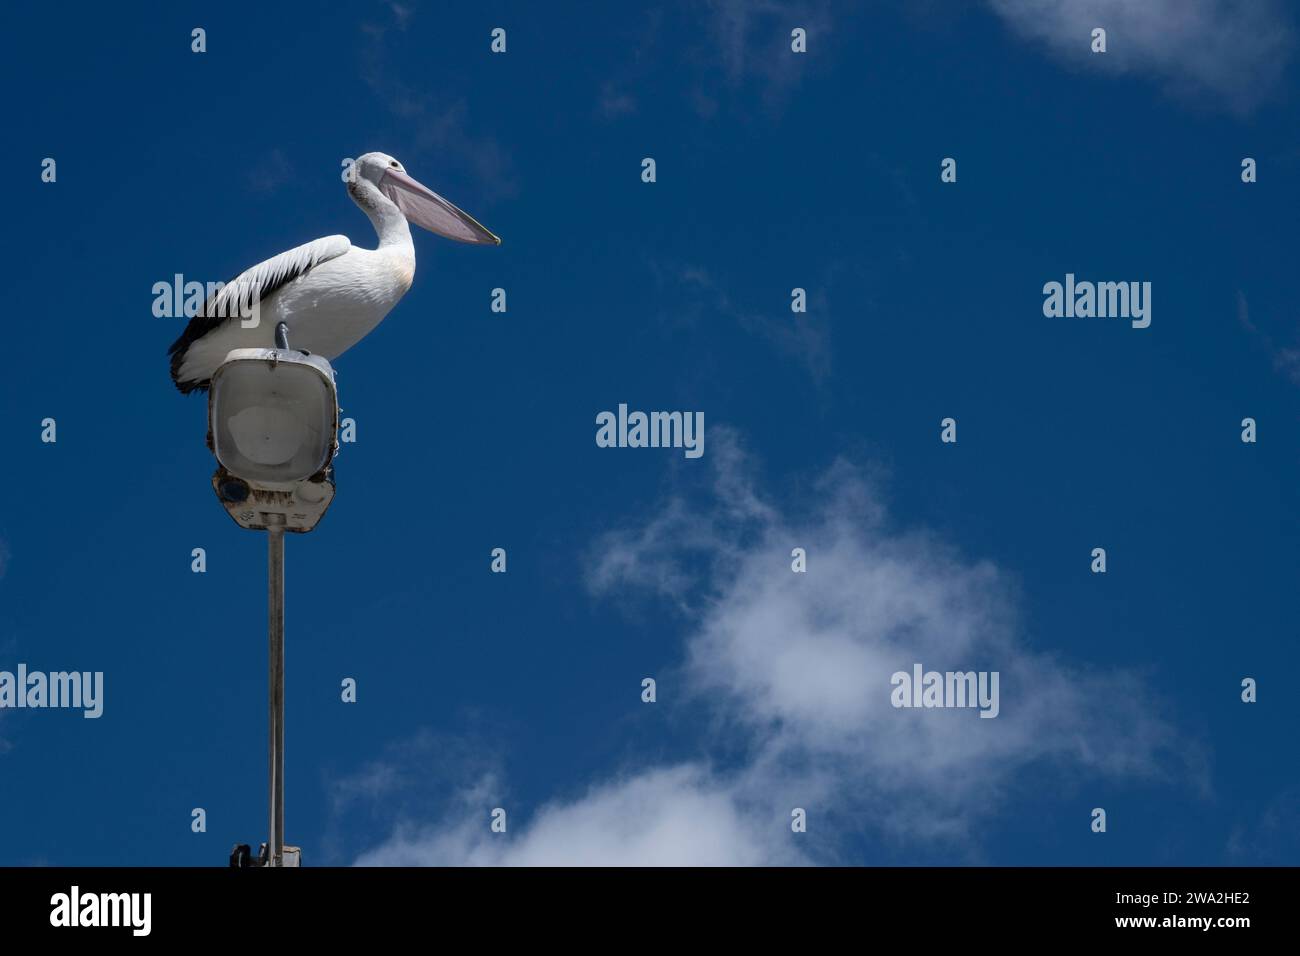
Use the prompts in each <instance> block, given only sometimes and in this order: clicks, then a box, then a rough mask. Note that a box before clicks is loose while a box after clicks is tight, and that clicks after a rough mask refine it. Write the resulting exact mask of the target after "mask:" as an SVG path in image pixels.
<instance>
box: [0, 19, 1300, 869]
mask: <svg viewBox="0 0 1300 956" xmlns="http://www.w3.org/2000/svg"><path fill="white" fill-rule="evenodd" d="M445 7H446V5H441V4H439V5H433V4H428V5H421V4H416V3H411V4H401V5H398V4H391V3H390V4H383V3H376V4H349V5H324V6H321V5H312V6H310V7H301V8H298V9H295V8H294V7H293V6H292V5H266V4H260V5H249V4H220V5H217V4H212V5H207V4H167V5H161V4H160V5H158V6H157V7H156V8H155V9H154V10H153V11H152V12H149V13H137V14H136V15H135V16H134V18H133V19H132V20H130V21H127V20H125V19H124V18H123V17H122V16H121V15H120V13H119V12H113V11H104V10H86V11H80V12H78V14H77V20H76V23H75V24H74V25H72V26H66V25H65V26H58V25H56V24H55V23H53V22H52V21H51V19H50V16H49V14H48V12H46V11H43V10H38V9H37V8H35V7H23V8H17V9H15V10H13V11H11V24H10V29H9V30H8V31H6V43H7V44H8V46H9V48H8V49H6V51H5V52H6V57H5V59H6V62H7V63H8V64H10V68H11V70H12V75H11V76H10V78H9V88H10V89H11V90H13V91H15V92H16V94H17V95H15V96H14V97H13V98H12V102H11V104H10V115H9V117H8V125H9V127H10V130H11V135H10V137H9V142H10V143H11V148H10V149H8V150H6V151H5V154H4V157H3V163H4V165H5V172H6V174H7V177H8V181H9V182H10V183H11V184H13V186H14V189H13V190H12V191H11V193H10V197H11V199H10V202H11V203H13V204H15V205H16V207H17V208H16V210H14V214H13V215H12V216H11V226H10V235H11V237H12V238H11V243H12V245H11V246H10V250H11V251H10V259H11V261H12V262H15V263H16V266H17V267H16V269H15V270H14V271H13V273H12V274H11V276H10V283H9V288H10V294H11V298H14V299H16V301H15V302H14V303H13V306H12V307H11V309H10V311H9V315H8V317H7V319H8V321H7V323H6V328H7V330H8V341H7V342H6V345H5V348H4V349H3V350H2V351H0V408H3V412H4V414H3V416H0V447H3V449H4V465H5V467H4V468H3V472H2V473H3V476H4V477H3V479H0V481H2V482H3V489H4V491H5V495H4V500H5V501H6V502H7V505H6V506H5V507H4V508H3V509H0V670H12V669H14V668H15V667H16V665H17V664H18V663H19V662H22V663H26V664H27V666H28V667H29V668H30V669H32V670H41V671H55V670H81V671H103V672H104V675H105V676H104V682H105V692H104V694H105V700H104V713H103V716H102V717H101V718H99V719H97V720H86V719H83V718H82V716H81V714H80V713H79V712H76V711H66V710H65V711H60V710H42V711H32V710H23V711H17V710H3V711H0V821H3V823H0V836H2V837H3V839H0V863H3V864H9V865H15V864H96V865H110V864H177V865H211V864H220V863H221V862H222V861H224V859H225V856H226V854H227V853H228V851H229V849H230V846H231V845H232V844H233V843H236V842H251V843H256V842H257V841H258V840H261V839H264V837H265V833H264V831H265V825H266V821H265V806H264V802H265V798H264V790H265V773H266V766H265V763H266V760H265V721H266V703H265V699H266V678H265V664H266V661H265V658H266V649H265V641H266V635H265V588H264V581H265V543H264V541H263V540H262V539H261V538H260V537H259V536H256V535H253V534H250V533H248V532H245V531H241V530H240V529H239V528H237V527H236V526H235V525H234V524H233V523H232V522H231V521H230V519H229V518H228V517H227V516H226V515H225V514H224V513H223V511H222V509H221V508H220V506H219V505H218V504H217V502H216V501H215V500H214V499H213V496H212V492H211V489H210V487H209V485H208V479H209V476H210V475H211V472H212V468H213V462H212V460H211V456H210V455H209V453H208V451H207V450H206V448H205V446H204V430H205V423H204V416H205V405H204V401H203V399H202V398H199V397H196V396H190V397H189V398H186V397H182V396H181V395H179V394H177V393H176V392H175V390H174V389H173V387H172V385H171V382H170V381H169V378H168V374H167V361H166V356H165V351H166V348H167V345H168V344H169V343H170V342H171V341H172V340H173V339H174V338H175V337H176V335H177V334H179V331H180V328H181V325H182V320H177V319H164V318H156V317H154V316H153V315H152V312H151V306H152V301H153V294H152V292H151V289H152V286H153V284H154V283H155V282H158V281H168V280H170V278H171V277H172V276H173V274H175V273H178V272H179V273H183V274H184V275H185V276H186V277H187V278H196V279H199V280H201V281H208V280H214V281H215V280H222V279H226V278H228V277H229V276H231V275H233V274H235V273H236V272H238V271H240V270H242V269H243V268H245V267H247V266H250V265H252V264H254V263H256V262H258V261H260V260H261V259H264V258H266V257H268V256H270V255H272V254H274V253H277V252H279V251H282V250H284V249H287V248H289V247H291V246H294V245H297V244H299V243H302V242H305V241H308V240H310V239H313V238H315V237H318V236H324V235H328V234H331V233H339V232H342V233H345V234H347V235H349V236H350V237H351V238H352V240H353V242H355V243H358V244H360V245H373V238H374V237H373V234H372V230H371V229H370V226H369V224H368V223H367V221H366V220H365V218H364V217H363V216H362V215H361V214H360V213H359V212H358V211H357V210H356V209H355V207H354V206H353V205H352V203H351V202H350V201H349V200H348V197H347V195H346V193H345V191H344V188H343V184H342V183H341V182H340V179H339V173H340V169H341V166H340V164H341V162H342V160H343V159H345V158H347V157H355V156H358V155H360V154H361V153H363V152H366V151H370V150H382V151H385V152H388V153H391V154H392V155H394V156H396V157H398V158H399V159H401V160H402V161H403V163H404V164H405V165H406V167H407V169H408V170H409V171H410V172H411V173H412V174H413V175H414V176H416V177H417V178H419V179H420V180H421V181H423V182H425V183H427V184H428V185H430V186H431V187H432V188H434V189H436V190H438V191H439V192H440V193H442V194H443V195H445V196H447V197H448V198H449V199H451V200H452V201H453V202H455V203H457V204H459V205H461V206H462V207H463V208H465V209H466V210H467V211H468V212H470V213H471V214H472V215H474V216H475V217H477V218H478V219H480V220H481V221H482V222H483V223H484V224H485V225H486V226H488V228H490V229H492V230H493V231H494V232H496V233H497V234H498V235H500V236H501V237H502V239H503V245H502V246H501V247H500V248H497V249H488V248H477V247H463V246H459V245H456V244H453V243H449V242H446V241H443V240H440V239H438V238H437V237H434V236H432V235H429V234H427V233H420V234H419V235H417V236H416V238H415V242H416V253H417V261H418V267H417V273H416V279H415V285H414V288H413V289H412V290H411V292H410V293H409V294H408V295H407V296H406V298H405V299H404V300H403V301H402V302H401V303H400V305H399V306H398V307H397V308H396V309H395V310H394V311H393V313H392V314H391V315H390V316H389V317H388V319H387V320H386V321H385V322H384V323H383V324H382V325H381V326H380V327H379V328H378V329H377V330H376V331H375V332H374V333H373V334H372V335H370V336H369V337H368V338H367V339H365V340H364V341H363V342H362V343H360V344H359V345H358V346H356V347H355V348H354V349H352V350H351V351H349V352H348V353H346V354H345V355H343V356H342V357H340V358H339V359H338V360H337V361H336V362H335V363H334V364H335V367H336V369H337V372H338V381H339V388H340V398H341V402H342V405H343V407H344V414H345V415H348V416H351V417H353V418H354V419H355V420H356V422H357V442H356V443H355V444H351V445H347V446H344V448H343V450H342V453H341V454H340V456H339V459H338V462H337V474H338V486H339V491H338V497H337V499H336V501H335V503H334V505H333V507H332V509H331V511H330V513H329V514H328V516H327V517H326V519H325V520H324V521H323V523H322V524H321V526H320V527H319V528H318V529H317V530H316V531H315V532H313V533H312V534H311V535H310V536H307V537H302V538H293V539H292V540H290V541H289V542H288V549H287V550H288V625H287V634H288V636H287V646H288V650H287V657H288V663H287V667H288V687H287V694H288V707H287V747H288V759H287V778H288V782H287V838H288V841H289V842H290V843H294V844H298V845H301V846H303V847H304V850H305V856H306V860H307V862H308V863H317V864H326V863H329V864H346V863H351V862H357V861H360V862H363V863H477V862H483V863H555V862H629V863H639V862H683V863H808V862H811V863H851V864H909V863H991V864H1010V865H1015V864H1059V863H1070V864H1103V863H1113V864H1154V865H1160V864H1232V863H1287V864H1295V863H1297V862H1300V845H1298V844H1297V841H1296V836H1295V833H1296V831H1295V827H1294V825H1293V821H1294V818H1295V813H1296V811H1297V810H1300V777H1298V776H1297V771H1296V769H1295V762H1294V761H1293V760H1290V759H1287V757H1286V755H1287V754H1289V753H1291V751H1292V748H1293V747H1294V740H1295V734H1296V730H1297V724H1296V716H1295V711H1294V708H1293V707H1290V706H1288V702H1289V700H1290V698H1291V696H1292V694H1293V691H1294V687H1293V684H1292V681H1293V680H1294V676H1293V675H1295V674H1296V673H1298V672H1300V653H1298V652H1297V650H1296V646H1297V645H1296V641H1295V616H1294V609H1295V593H1296V581H1297V575H1298V574H1300V534H1297V532H1298V531H1300V518H1297V516H1296V509H1295V507H1294V501H1295V489H1296V488H1297V487H1298V486H1300V457H1298V456H1297V452H1296V449H1297V448H1300V416H1298V415H1297V412H1296V408H1297V398H1298V397H1300V359H1298V358H1297V356H1300V351H1297V349H1300V316H1298V315H1297V313H1296V307H1295V298H1294V293H1293V282H1294V279H1293V276H1294V262H1293V260H1294V244H1293V231H1294V212H1295V209H1296V208H1297V200H1298V199H1300V196H1298V195H1297V186H1296V179H1297V176H1298V175H1300V142H1298V141H1297V133H1296V128H1295V123H1294V115H1295V108H1296V106H1297V98H1296V87H1295V71H1294V66H1293V63H1292V61H1293V54H1294V42H1295V41H1294V36H1295V33H1296V29H1297V23H1296V17H1295V13H1294V10H1290V9H1287V8H1286V7H1285V6H1284V5H1281V4H1270V3H1262V2H1261V3H1254V4H1248V5H1245V6H1243V7H1239V8H1237V9H1236V10H1235V11H1231V10H1227V9H1225V5H1221V4H1214V3H1209V2H1191V0H1189V2H1185V3H1174V2H1172V0H1168V2H1165V0H1162V2H1159V3H1155V2H1153V3H1149V4H1144V5H1143V8H1144V9H1145V10H1147V11H1153V12H1154V13H1155V14H1158V15H1153V16H1151V17H1149V18H1147V17H1142V16H1137V15H1135V14H1134V13H1133V12H1132V8H1126V7H1125V6H1124V5H1122V4H1118V3H1113V2H1097V3H1084V2H1079V3H1056V4H1053V3H1038V2H1034V0H997V2H992V3H986V4H969V5H967V4H941V3H925V4H902V3H870V4H852V5H850V4H844V5H840V4H823V5H817V6H800V5H797V4H789V5H787V4H784V3H777V2H764V3H755V4H740V3H736V2H721V3H715V4H709V5H687V4H681V5H671V4H670V5H652V6H645V7H642V8H640V9H636V8H634V7H633V6H632V5H625V4H618V5H612V4H611V5H608V6H607V7H604V8H602V9H598V10H591V9H588V8H587V6H586V5H584V6H582V7H579V6H578V5H574V6H573V7H569V8H566V7H564V6H561V7H559V8H556V7H554V6H546V7H539V6H538V5H536V4H501V3H496V4H494V3H485V4H475V5H472V6H471V5H464V6H463V7H462V8H460V9H459V10H453V9H446V8H445ZM250 25H251V26H250ZM797 26H802V27H804V28H805V29H806V30H807V32H808V52H807V53H806V54H803V55H797V54H793V53H792V52H791V51H790V47H789V36H790V30H791V29H793V28H794V27H797ZM1093 26H1102V27H1105V28H1107V31H1108V50H1107V52H1106V53H1105V54H1103V55H1096V54H1091V53H1089V52H1088V43H1089V39H1088V38H1089V33H1090V30H1091V28H1092V27H1093ZM194 27H203V28H204V29H205V30H206V31H207V52H206V53H203V54H196V53H192V52H191V50H190V31H191V30H192V29H193V28H194ZM494 27H502V28H504V29H505V30H506V31H507V52H506V53H505V54H504V55H493V54H492V53H491V52H490V51H489V42H490V37H489V33H490V31H491V30H492V28H494ZM647 156H649V157H654V158H655V160H656V163H657V182H655V183H653V184H646V183H643V182H642V181H641V176H640V173H641V161H642V159H643V158H644V157H647ZM45 157H52V158H54V159H55V160H56V161H57V181H56V182H54V183H43V182H41V178H40V169H41V160H42V159H43V158H45ZM944 157H953V158H955V159H956V160H957V163H958V179H957V182H956V183H951V184H944V183H941V182H940V178H939V167H940V161H941V160H942V159H943V158H944ZM1243 157H1253V158H1255V159H1256V160H1257V162H1258V169H1259V176H1258V182H1256V183H1253V184H1244V183H1243V182H1242V181H1241V178H1240V169H1241V161H1242V158H1243ZM1069 272H1072V273H1075V274H1076V275H1077V276H1079V278H1080V279H1091V280H1095V281H1130V280H1132V281H1149V282H1150V283H1151V284H1152V289H1153V293H1152V323H1151V326H1150V327H1149V328H1147V329H1135V328H1132V327H1131V326H1130V324H1129V322H1127V321H1123V320H1114V319H1097V318H1094V319H1075V318H1072V319H1066V318H1047V317H1045V316H1044V314H1043V311H1042V301H1043V300H1042V287H1043V285H1044V283H1046V282H1049V281H1062V280H1063V279H1064V276H1065V275H1066V273H1069ZM497 287H500V288H504V289H506V290H507V295H508V312H507V313H505V314H498V313H493V312H491V311H490V309H489V303H490V294H491V290H492V289H493V288H497ZM794 287H801V288H805V289H806V290H807V293H808V312H807V313H806V314H802V315H795V314H792V312H791V310H790V296H791V289H792V288H794ZM620 402H626V403H628V405H629V406H630V407H631V408H633V409H645V410H650V409H681V410H691V411H696V410H698V411H703V412H704V415H705V421H706V444H705V454H704V456H703V457H702V458H700V459H697V460H688V459H686V458H685V457H683V456H682V454H681V452H680V451H675V450H668V449H607V448H598V447H597V446H596V444H595V441H594V436H595V424H594V422H595V416H596V415H597V414H598V413H599V412H601V411H603V410H607V409H616V408H617V406H618V404H619V403H620ZM949 416H951V417H953V418H955V419H956V420H957V423H958V442H957V443H956V444H955V445H954V444H944V443H941V442H940V440H939V432H940V428H939V423H940V420H941V419H943V418H945V417H949ZM1247 416H1249V417H1252V418H1254V419H1256V421H1257V423H1258V436H1259V438H1258V441H1257V442H1256V443H1254V444H1246V443H1243V442H1242V441H1241V440H1240V435H1241V424H1240V423H1241V420H1242V419H1243V418H1244V417H1247ZM45 418H54V419H56V421H57V436H58V440H57V442H56V443H53V444H49V443H43V442H42V441H41V422H42V420H43V419H45ZM196 547H202V548H204V549H205V550H206V554H207V571H206V573H203V574H195V573H192V572H191V569H190V568H191V557H190V555H191V550H192V549H193V548H196ZM496 547H503V548H506V549H507V553H508V571H507V573H506V574H503V575H502V574H493V573H491V572H490V570H489V564H490V558H489V555H490V552H491V550H492V549H493V548H496ZM794 547H803V548H805V549H807V552H808V571H807V573H806V574H804V575H796V574H794V573H792V572H791V569H790V556H789V555H790V550H791V549H792V548H794ZM1096 547H1104V548H1105V549H1106V552H1107V558H1108V569H1107V572H1106V573H1105V574H1104V575H1101V574H1093V573H1091V572H1090V570H1089V565H1090V561H1091V557H1090V555H1091V552H1092V549H1093V548H1096ZM918 661H919V662H922V663H923V664H924V665H925V666H926V667H927V668H934V669H938V670H966V669H976V670H989V671H994V670H995V671H998V672H999V673H1000V674H1001V675H1002V685H1001V688H1002V689H1001V713H1000V714H999V717H998V718H997V719H994V720H980V719H978V718H977V717H976V715H975V714H974V713H973V712H970V711H943V710H935V711H926V710H910V709H894V708H892V707H890V706H889V692H890V685H889V676H890V674H891V673H893V672H894V671H896V670H899V669H910V667H911V665H912V664H913V663H914V662H918ZM345 677H352V678H355V679H356V680H357V682H358V701H357V702H356V703H355V704H345V703H343V702H342V701H341V700H340V682H341V681H342V680H343V678H345ZM644 677H653V678H655V679H656V681H657V682H658V683H657V690H658V693H657V701H656V702H655V703H653V704H647V703H643V702H642V701H641V681H642V679H643V678H644ZM1245 677H1253V678H1255V679H1256V680H1257V681H1258V686H1259V700H1258V702H1257V703H1254V704H1245V703H1243V702H1242V701H1241V699H1240V693H1241V686H1240V685H1241V681H1242V679H1243V678H1245ZM195 807H202V808H204V810H205V811H206V813H207V831H206V832H205V833H194V832H192V831H191V827H190V821H191V810H192V809H193V808H195ZM495 807H503V808H505V809H506V811H507V814H508V830H507V832H506V833H505V834H493V833H491V832H490V831H489V828H488V824H489V814H490V811H491V810H492V809H493V808H495ZM794 807H802V808H804V809H806V810H807V813H808V821H809V823H808V831H807V832H806V833H802V834H795V833H792V832H791V828H790V810H791V808H794ZM1095 807H1103V808H1105V809H1106V811H1107V819H1108V824H1107V832H1106V833H1105V834H1097V833H1093V832H1092V831H1091V829H1090V826H1089V824H1090V822H1091V817H1090V814H1091V811H1092V809H1093V808H1095Z"/></svg>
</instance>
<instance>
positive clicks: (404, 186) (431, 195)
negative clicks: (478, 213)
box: [379, 169, 501, 246]
mask: <svg viewBox="0 0 1300 956" xmlns="http://www.w3.org/2000/svg"><path fill="white" fill-rule="evenodd" d="M379 188H380V190H381V191H382V192H383V194H384V195H385V196H387V197H388V198H389V199H391V200H392V201H393V202H394V203H395V204H396V205H397V208H398V209H400V210H401V211H402V215H404V216H405V217H406V218H407V220H408V221H409V222H413V223H415V224H416V225H417V226H423V227H424V228H425V229H428V230H429V231H430V232H436V233H437V234H438V235H440V236H446V237H447V238H448V239H455V240H456V241H457V242H472V243H477V244H483V245H493V246H499V245H501V240H500V239H498V238H497V237H496V236H494V235H493V234H492V233H491V232H489V231H488V230H487V229H485V228H484V227H483V226H482V225H480V224H479V222H478V220H476V219H475V218H474V217H473V216H471V215H470V214H469V213H467V212H464V211H463V210H460V209H457V208H456V207H455V206H453V205H452V204H451V203H449V202H447V200H445V199H443V198H442V197H441V196H439V195H438V194H437V193H436V192H434V191H433V190H432V189H430V188H428V187H427V186H424V185H422V184H421V183H418V182H416V181H415V180H414V179H412V178H411V177H410V176H408V175H406V173H403V172H399V171H398V170H396V169H388V170H385V171H384V175H383V178H382V179H380V181H379Z"/></svg>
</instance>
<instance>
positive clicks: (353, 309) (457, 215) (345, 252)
mask: <svg viewBox="0 0 1300 956" xmlns="http://www.w3.org/2000/svg"><path fill="white" fill-rule="evenodd" d="M353 172H354V173H355V175H354V176H352V177H350V181H349V182H348V195H350V196H351V197H352V201H353V202H355V203H356V204H357V205H358V206H360V207H361V211H362V212H364V213H365V214H366V215H367V216H369V217H370V221H371V223H373V224H374V227H375V232H376V233H378V235H379V248H377V249H360V248H358V247H356V246H354V245H352V243H351V242H349V241H348V237H347V236H326V237H325V238H323V239H317V240H315V241H314V242H309V243H307V244H306V245H302V246H298V247H297V248H296V249H290V250H289V251H288V252H282V253H280V254H279V255H278V256H275V257H273V258H271V259H267V260H266V261H265V262H262V263H259V264H258V265H255V266H253V268H251V269H248V270H246V271H245V272H242V273H240V274H239V275H238V276H236V277H235V278H234V279H232V280H230V282H229V283H227V284H226V285H225V287H224V288H222V289H221V291H220V292H218V293H217V294H215V295H213V296H211V297H210V298H209V299H208V300H207V302H205V303H204V304H203V308H202V309H201V310H200V311H199V312H198V313H197V314H196V315H195V316H194V317H193V318H192V319H191V320H190V323H189V325H188V326H186V328H185V332H184V333H183V334H182V335H181V337H180V338H178V339H177V340H176V341H175V342H173V343H172V346H171V348H170V349H169V350H168V352H167V354H168V355H170V356H171V368H172V381H173V382H175V383H176V387H177V388H179V389H180V390H181V391H182V392H185V393H189V392H192V391H195V390H196V389H197V390H205V389H207V387H208V381H209V379H211V378H212V373H213V372H215V371H216V369H217V366H218V365H220V364H221V363H222V362H223V361H224V360H225V358H226V354H227V353H228V352H230V350H231V349H237V348H273V347H274V345H275V328H276V326H277V325H278V324H279V323H281V322H284V323H285V324H286V325H287V326H288V327H289V337H290V339H289V341H290V344H291V345H292V347H293V348H295V349H299V350H301V351H307V352H313V353H315V354H317V355H320V356H323V357H324V358H325V359H327V360H329V359H334V358H336V357H337V356H339V355H341V354H342V353H343V352H346V351H347V350H348V349H349V348H351V347H352V346H353V345H355V344H356V343H357V342H358V341H360V340H361V339H362V338H363V337H364V336H365V335H366V334H367V333H369V332H370V331H371V330H372V329H374V327H375V326H376V325H378V324H379V323H380V321H382V320H383V318H384V316H386V315H387V314H388V313H389V310H391V309H392V308H393V306H395V305H396V304H397V302H398V300H399V299H401V297H402V296H404V295H405V294H406V291H407V290H408V289H409V288H411V280H412V279H413V278H414V277H415V246H414V244H413V243H412V242H411V229H410V227H409V226H408V225H407V221H408V220H409V221H410V222H413V223H415V224H416V225H417V226H423V227H424V228H425V229H428V230H430V231H431V232H436V233H437V234H438V235H440V236H446V237H447V238H448V239H456V240H459V241H460V242H471V243H481V244H489V245H500V243H501V240H500V239H498V238H497V237H496V236H494V235H493V234H492V233H491V232H489V231H488V230H487V229H485V228H484V227H483V226H481V225H479V223H478V222H476V221H475V220H474V218H473V217H472V216H469V215H468V214H466V213H464V212H462V211H461V210H459V209H457V208H456V207H455V206H453V205H452V204H451V203H449V202H447V200H445V199H443V198H442V197H441V196H439V195H438V194H437V193H435V192H434V191H433V190H431V189H428V188H427V187H425V186H422V185H421V184H420V183H418V182H416V181H415V180H414V179H412V178H411V177H410V176H408V175H407V174H406V169H405V168H404V167H403V166H402V164H401V163H399V162H398V161H397V160H395V159H393V157H391V156H389V155H387V154H386V153H366V154H365V155H364V156H362V157H361V158H360V159H358V160H357V161H356V163H355V165H354V167H353ZM250 302H255V303H257V306H258V312H257V319H258V321H257V325H256V326H255V327H253V328H244V327H243V325H244V319H243V317H244V316H247V315H248V314H249V313H248V312H247V311H240V305H241V303H242V304H243V305H244V307H245V308H246V307H247V305H248V304H249V303H250Z"/></svg>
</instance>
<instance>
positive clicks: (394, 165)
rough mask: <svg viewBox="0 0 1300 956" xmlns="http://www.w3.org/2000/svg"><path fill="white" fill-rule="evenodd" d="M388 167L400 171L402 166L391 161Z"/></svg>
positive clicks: (395, 161)
mask: <svg viewBox="0 0 1300 956" xmlns="http://www.w3.org/2000/svg"><path fill="white" fill-rule="evenodd" d="M388 165H389V166H392V167H393V169H401V168H402V164H401V163H399V162H398V161H397V160H393V161H392V162H391V163H389V164H388Z"/></svg>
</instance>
